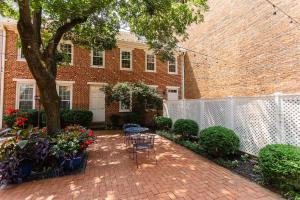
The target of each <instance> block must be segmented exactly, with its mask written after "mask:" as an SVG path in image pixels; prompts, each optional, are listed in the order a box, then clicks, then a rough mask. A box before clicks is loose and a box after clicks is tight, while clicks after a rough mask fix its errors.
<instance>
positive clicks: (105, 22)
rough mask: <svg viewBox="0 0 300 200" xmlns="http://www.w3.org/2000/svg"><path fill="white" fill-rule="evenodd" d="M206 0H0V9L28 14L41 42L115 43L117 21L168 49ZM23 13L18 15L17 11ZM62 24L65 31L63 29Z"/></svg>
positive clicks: (11, 14) (204, 7)
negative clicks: (68, 40)
mask: <svg viewBox="0 0 300 200" xmlns="http://www.w3.org/2000/svg"><path fill="white" fill-rule="evenodd" d="M207 9H208V7H207V4H206V0H163V1H161V0H101V1H99V0H18V1H16V0H1V1H0V12H1V13H0V14H1V15H3V16H7V17H10V18H14V19H16V20H18V19H20V20H22V18H30V19H31V21H32V26H36V27H37V28H38V29H39V30H37V35H38V33H39V32H40V33H41V34H40V35H41V44H42V46H43V48H46V47H47V44H48V43H49V41H51V40H54V39H55V38H56V39H55V42H56V43H58V42H59V40H60V36H62V35H63V34H64V37H67V38H69V39H72V41H73V42H74V43H76V44H79V45H82V46H87V47H93V48H95V49H110V48H112V47H114V46H115V45H116V35H117V33H118V32H119V29H120V27H128V28H130V31H131V32H133V33H135V34H137V35H139V36H143V37H145V39H146V41H147V43H148V45H149V46H150V47H151V48H153V49H154V50H156V52H160V51H165V52H170V51H172V50H173V49H174V48H175V47H176V44H177V42H178V38H186V37H187V34H186V28H187V26H188V25H190V24H191V23H193V22H201V21H202V20H203V12H204V11H206V10H207ZM22 12H23V13H24V14H25V13H26V15H24V16H23V17H21V14H20V13H22ZM39 24H41V27H40V28H39V27H38V26H39ZM65 30H66V31H65Z"/></svg>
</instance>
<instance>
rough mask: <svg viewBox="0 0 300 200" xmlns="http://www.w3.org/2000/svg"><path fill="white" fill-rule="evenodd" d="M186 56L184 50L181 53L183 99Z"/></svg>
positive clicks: (182, 95)
mask: <svg viewBox="0 0 300 200" xmlns="http://www.w3.org/2000/svg"><path fill="white" fill-rule="evenodd" d="M184 57H185V52H182V54H181V99H182V100H184V99H185V95H184V93H185V85H184V75H185V73H184V70H185V65H184Z"/></svg>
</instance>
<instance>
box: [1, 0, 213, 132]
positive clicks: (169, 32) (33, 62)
mask: <svg viewBox="0 0 300 200" xmlns="http://www.w3.org/2000/svg"><path fill="white" fill-rule="evenodd" d="M206 1H207V0H164V1H161V0H101V1H100V0H0V14H1V15H3V16H6V17H10V18H15V19H16V20H17V21H18V22H17V28H18V32H19V35H20V40H21V45H22V51H23V53H24V56H25V58H26V61H27V63H28V67H29V70H30V72H31V73H32V75H33V77H34V78H35V80H36V83H37V86H38V88H39V90H40V96H41V103H42V105H43V107H44V109H45V113H46V124H47V128H48V130H49V133H54V132H56V131H57V130H58V129H59V128H60V117H59V101H60V99H59V96H58V94H57V91H56V85H55V79H56V74H57V65H58V50H57V49H58V44H59V42H60V41H61V39H62V38H68V39H71V40H72V41H73V43H74V44H78V45H81V46H84V47H89V48H94V49H97V50H103V49H111V48H113V47H115V45H116V35H117V33H118V32H119V29H120V27H121V26H125V27H129V28H130V30H131V31H132V32H133V33H135V34H136V35H138V36H141V37H144V38H145V39H146V41H147V44H148V45H149V46H150V48H152V49H153V50H154V52H155V53H160V54H162V55H167V56H168V55H170V52H172V51H173V50H174V49H175V48H176V44H177V42H178V41H179V39H178V38H181V39H186V38H187V36H188V35H187V33H186V28H187V26H188V25H190V24H192V23H194V22H196V23H198V22H201V21H202V20H203V12H205V11H206V10H207V9H208V7H207V4H206Z"/></svg>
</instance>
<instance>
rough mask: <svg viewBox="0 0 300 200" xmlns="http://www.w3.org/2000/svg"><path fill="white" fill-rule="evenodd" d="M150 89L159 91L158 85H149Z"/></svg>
mask: <svg viewBox="0 0 300 200" xmlns="http://www.w3.org/2000/svg"><path fill="white" fill-rule="evenodd" d="M148 86H149V87H151V88H153V89H157V88H158V85H148Z"/></svg>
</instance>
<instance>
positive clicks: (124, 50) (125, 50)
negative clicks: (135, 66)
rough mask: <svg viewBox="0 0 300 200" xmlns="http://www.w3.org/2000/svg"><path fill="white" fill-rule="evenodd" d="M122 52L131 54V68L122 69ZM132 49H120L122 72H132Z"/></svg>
mask: <svg viewBox="0 0 300 200" xmlns="http://www.w3.org/2000/svg"><path fill="white" fill-rule="evenodd" d="M122 52H130V68H123V67H122ZM132 57H133V55H132V49H120V70H127V71H132Z"/></svg>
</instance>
